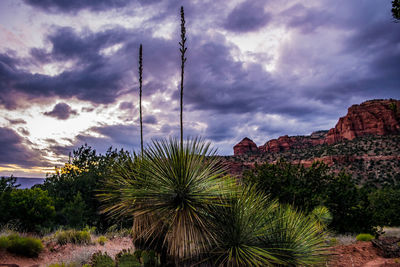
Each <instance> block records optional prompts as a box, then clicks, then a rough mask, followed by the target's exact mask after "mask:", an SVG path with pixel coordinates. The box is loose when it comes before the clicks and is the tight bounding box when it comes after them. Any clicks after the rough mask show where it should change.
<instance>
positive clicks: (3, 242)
mask: <svg viewBox="0 0 400 267" xmlns="http://www.w3.org/2000/svg"><path fill="white" fill-rule="evenodd" d="M9 243H10V241H9V240H8V237H6V236H0V249H7V248H8V246H9Z"/></svg>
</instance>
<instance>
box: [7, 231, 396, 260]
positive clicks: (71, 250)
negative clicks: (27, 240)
mask: <svg viewBox="0 0 400 267" xmlns="http://www.w3.org/2000/svg"><path fill="white" fill-rule="evenodd" d="M50 247H53V248H55V251H54V249H53V250H50ZM128 248H133V246H132V241H131V239H130V238H128V237H122V238H114V239H112V240H109V241H107V242H106V244H105V245H104V246H101V245H99V244H95V245H88V246H78V245H72V244H68V245H65V246H59V247H57V246H55V247H54V245H51V244H48V245H47V247H46V249H45V250H44V252H42V253H41V254H40V255H39V257H38V258H37V259H29V258H23V257H18V256H15V255H12V254H9V253H6V252H4V251H1V252H0V266H10V267H18V266H19V267H33V266H36V267H46V266H48V265H50V264H52V263H61V262H64V263H69V262H76V263H84V262H86V261H87V260H88V259H89V258H90V256H91V255H92V254H93V253H95V252H96V251H102V252H107V254H109V255H110V256H111V257H114V256H115V255H116V254H117V253H118V252H120V251H121V250H123V249H128ZM331 253H332V256H331V258H330V260H329V262H328V263H327V264H326V266H328V267H381V266H382V267H383V266H386V267H400V259H385V258H383V257H381V256H380V255H379V251H378V250H377V249H376V248H374V247H373V246H372V243H371V242H357V243H354V244H349V245H339V246H335V247H332V250H331ZM5 264H7V265H5ZM12 264H16V265H12Z"/></svg>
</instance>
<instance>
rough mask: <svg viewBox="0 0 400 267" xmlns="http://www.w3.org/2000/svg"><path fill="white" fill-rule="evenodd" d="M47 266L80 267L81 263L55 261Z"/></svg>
mask: <svg viewBox="0 0 400 267" xmlns="http://www.w3.org/2000/svg"><path fill="white" fill-rule="evenodd" d="M47 267H79V264H77V263H53V264H50V265H49V266H47ZM82 267H83V266H82ZM88 267H90V266H88Z"/></svg>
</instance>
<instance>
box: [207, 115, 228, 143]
mask: <svg viewBox="0 0 400 267" xmlns="http://www.w3.org/2000/svg"><path fill="white" fill-rule="evenodd" d="M207 124H208V125H207V129H206V131H205V134H204V136H205V137H206V138H207V139H209V140H212V141H216V142H219V141H223V140H226V139H230V138H232V137H234V136H235V130H234V129H233V128H234V124H233V123H232V121H231V120H226V119H223V118H221V117H218V118H216V117H213V118H212V119H210V120H208V121H207Z"/></svg>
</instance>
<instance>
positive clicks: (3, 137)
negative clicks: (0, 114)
mask: <svg viewBox="0 0 400 267" xmlns="http://www.w3.org/2000/svg"><path fill="white" fill-rule="evenodd" d="M27 143H29V142H28V141H26V140H25V139H23V138H22V137H21V136H20V135H19V134H17V133H16V132H15V131H14V130H12V129H9V128H5V127H0V147H1V148H2V150H3V153H0V165H7V164H17V165H20V166H22V167H26V168H29V167H34V166H46V165H48V163H47V160H46V159H45V158H43V155H42V152H41V151H40V150H36V149H32V148H30V147H29V146H28V145H27Z"/></svg>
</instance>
